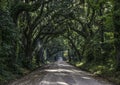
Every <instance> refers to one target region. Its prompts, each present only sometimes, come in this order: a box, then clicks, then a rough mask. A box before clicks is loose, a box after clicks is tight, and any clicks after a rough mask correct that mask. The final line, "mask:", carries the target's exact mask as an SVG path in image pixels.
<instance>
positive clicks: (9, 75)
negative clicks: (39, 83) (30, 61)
mask: <svg viewBox="0 0 120 85" xmlns="http://www.w3.org/2000/svg"><path fill="white" fill-rule="evenodd" d="M29 72H30V70H28V69H26V68H22V67H21V68H19V69H14V70H13V69H12V70H10V69H3V71H2V72H1V73H0V85H6V84H8V83H9V82H10V81H12V80H15V79H18V78H20V77H22V76H24V75H26V74H28V73H29Z"/></svg>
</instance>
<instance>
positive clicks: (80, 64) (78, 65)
mask: <svg viewBox="0 0 120 85" xmlns="http://www.w3.org/2000/svg"><path fill="white" fill-rule="evenodd" d="M83 64H84V63H83V62H79V63H76V66H77V67H80V66H82V65H83Z"/></svg>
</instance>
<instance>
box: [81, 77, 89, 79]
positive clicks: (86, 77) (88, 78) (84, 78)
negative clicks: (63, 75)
mask: <svg viewBox="0 0 120 85" xmlns="http://www.w3.org/2000/svg"><path fill="white" fill-rule="evenodd" d="M81 78H83V79H91V78H89V77H81Z"/></svg>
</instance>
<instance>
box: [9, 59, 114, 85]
mask: <svg viewBox="0 0 120 85" xmlns="http://www.w3.org/2000/svg"><path fill="white" fill-rule="evenodd" d="M91 75H92V74H89V73H87V72H84V71H81V70H79V69H77V68H76V67H74V66H72V65H69V64H68V63H66V62H64V61H62V59H61V60H60V61H57V62H55V63H51V64H49V65H48V66H47V67H45V69H41V70H37V71H35V72H33V73H31V74H30V75H28V76H26V77H25V78H22V79H20V80H18V81H16V82H13V83H12V84H10V85H112V84H109V83H107V82H104V81H101V80H97V79H94V78H93V77H91Z"/></svg>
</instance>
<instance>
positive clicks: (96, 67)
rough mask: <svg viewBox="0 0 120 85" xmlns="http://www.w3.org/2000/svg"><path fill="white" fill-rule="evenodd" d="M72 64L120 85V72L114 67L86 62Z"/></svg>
mask: <svg viewBox="0 0 120 85" xmlns="http://www.w3.org/2000/svg"><path fill="white" fill-rule="evenodd" d="M72 64H73V65H75V66H76V67H78V68H80V69H82V70H84V71H88V72H90V73H92V74H94V76H96V77H102V78H104V79H106V80H108V81H110V82H113V83H114V84H116V85H120V71H116V70H115V69H114V67H113V66H114V65H108V64H96V63H85V62H76V63H74V62H72Z"/></svg>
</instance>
